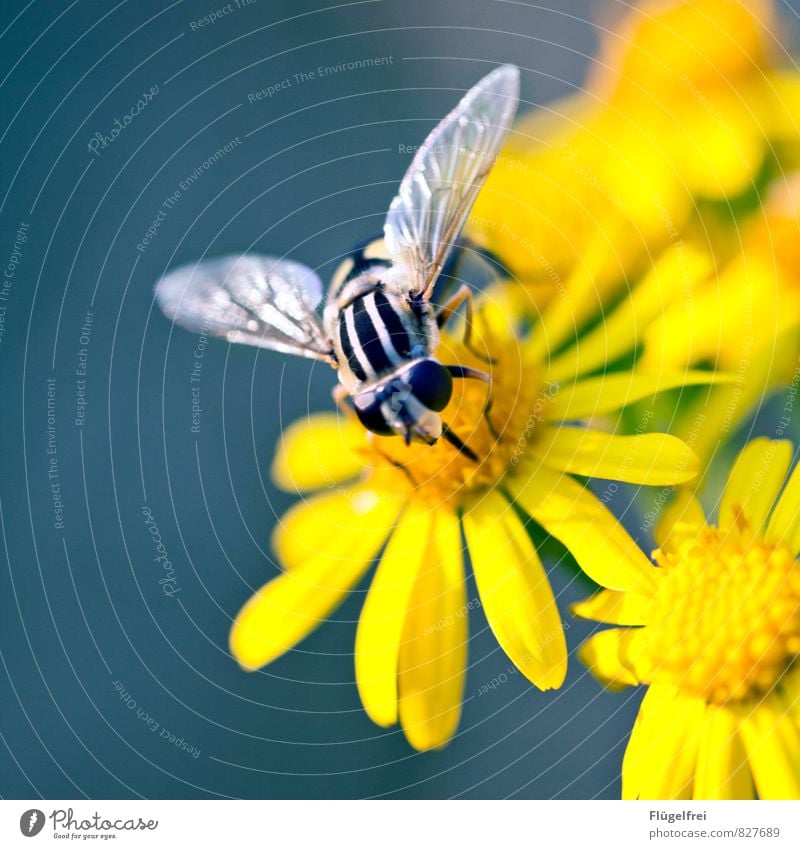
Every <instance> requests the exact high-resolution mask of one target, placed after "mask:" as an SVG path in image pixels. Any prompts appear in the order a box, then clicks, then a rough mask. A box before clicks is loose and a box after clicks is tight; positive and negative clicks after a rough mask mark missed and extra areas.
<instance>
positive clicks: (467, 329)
mask: <svg viewBox="0 0 800 849" xmlns="http://www.w3.org/2000/svg"><path fill="white" fill-rule="evenodd" d="M462 304H464V312H465V316H464V339H463V341H464V345H466V347H467V348H469V350H470V351H472V353H473V354H475V356H476V357H479V358H480V359H482V360H483V361H484V362H486V363H489V364H491V363H492V362H493V360H492V358H491V357H487V356H486V354H482V353H481V352H480V351H478V350H476V349H475V348H474V347H473V345H472V314H473V295H472V289H470V288H469V286H467V284H466V283H462V284H461V286H459V287H458V289H457V290H456V291H455V292H454V293H453V294H452V295H451V296H450V298H448V299H447V300H446V301H445V302H444V303H443V304H442V305H441V307H439V310H438V312H437V313H436V324H437V326H438V327H439V328H440V329H441V328H442V327H444V325H445V324H446V323H447V321H448V320H449V319H450V318H451V316H452V315H453V314H454V313H455V311H456V310H457V309H458V308H459V307H460V306H461V305H462Z"/></svg>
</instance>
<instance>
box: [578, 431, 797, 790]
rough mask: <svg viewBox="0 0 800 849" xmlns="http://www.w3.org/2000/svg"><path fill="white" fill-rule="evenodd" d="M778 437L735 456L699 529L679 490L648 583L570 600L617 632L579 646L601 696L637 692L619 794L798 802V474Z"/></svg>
mask: <svg viewBox="0 0 800 849" xmlns="http://www.w3.org/2000/svg"><path fill="white" fill-rule="evenodd" d="M792 454H793V449H792V445H791V443H789V442H788V441H772V440H768V439H755V440H753V441H752V442H750V443H749V444H748V445H747V446H746V447H745V448H744V450H743V451H742V452H741V453H740V454H739V456H738V458H737V460H736V462H735V464H734V466H733V468H732V470H731V473H730V476H729V478H728V482H727V486H726V488H725V491H724V494H723V496H722V499H721V501H720V507H719V521H718V525H710V524H708V521H707V519H706V517H705V515H704V513H703V509H702V508H701V506H700V504H699V503H698V501H697V500H696V499H695V498H694V496H692V495H690V494H689V493H687V492H682V493H681V494H680V495H679V496H678V497H677V499H676V500H675V501H674V503H673V504H672V505H671V506H670V508H669V509H668V511H667V512H666V513H665V515H664V517H663V519H662V521H661V523H660V524H659V527H658V528H657V533H656V540H657V543H658V545H659V546H660V548H659V549H658V550H657V551H655V552H654V554H653V558H654V560H655V562H656V564H657V567H658V568H653V569H651V578H652V580H651V581H650V583H649V585H647V586H645V585H644V584H641V585H640V586H639V587H638V588H637V589H636V590H634V591H630V590H628V591H625V592H614V591H607V590H604V591H601V592H600V593H598V594H597V595H595V596H594V597H592V598H590V599H588V600H587V601H585V602H582V603H580V604H578V605H576V606H575V608H574V610H575V612H576V613H577V614H578V615H580V616H583V617H585V618H589V619H596V620H599V621H601V622H606V623H609V624H613V625H619V626H624V627H620V628H614V629H610V630H606V631H602V632H600V633H598V634H596V635H595V636H593V637H591V638H590V639H589V640H588V641H587V642H586V643H585V644H584V645H583V646H582V648H581V650H580V655H581V658H582V659H583V660H584V662H585V663H586V664H587V665H588V666H589V668H590V669H591V670H592V672H594V674H595V675H596V676H597V677H598V678H599V679H600V680H602V681H604V682H606V683H607V684H608V685H609V686H610V687H611V688H621V687H625V686H629V685H636V684H646V685H648V689H647V693H646V694H645V697H644V700H643V702H642V705H641V709H640V711H639V716H638V719H637V720H636V723H635V725H634V728H633V732H632V734H631V738H630V741H629V743H628V747H627V751H626V753H625V757H624V760H623V765H622V794H623V797H624V798H643V799H688V798H695V799H720V798H734V799H747V798H752V797H753V796H755V795H758V796H759V797H761V798H764V799H797V798H800V665H798V657H800V563H798V561H797V559H796V558H797V555H798V551H800V466H798V467H795V469H794V471H793V472H792V474H791V475H789V477H788V481H787V473H788V471H789V467H790V465H791V461H792Z"/></svg>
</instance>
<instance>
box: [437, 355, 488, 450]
mask: <svg viewBox="0 0 800 849" xmlns="http://www.w3.org/2000/svg"><path fill="white" fill-rule="evenodd" d="M445 368H446V369H447V370H448V371H449V372H450V374H451V375H452V376H453V377H454V378H457V379H461V380H480V381H481V382H482V383H486V384H488V386H489V392H488V393H487V395H486V403H485V404H484V405H483V417H484V419H486V425H487V427H488V428H489V432H490V433H491V434H492V436H493V437H494V438H495V439H499V438H500V434H499V433H498V432H497V430H496V429H495V426H494V425H493V424H492V420H491V418H490V417H489V413H490V412H491V409H492V404H493V403H494V385H493V383H492V376H491V375H490V374H487V373H486V372H485V371H479V370H478V369H476V368H470V367H469V366H445Z"/></svg>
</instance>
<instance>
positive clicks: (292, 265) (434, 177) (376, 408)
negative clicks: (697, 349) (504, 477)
mask: <svg viewBox="0 0 800 849" xmlns="http://www.w3.org/2000/svg"><path fill="white" fill-rule="evenodd" d="M518 101H519V70H518V69H517V68H516V67H515V66H513V65H501V66H500V67H498V68H496V69H495V70H493V71H492V72H491V73H489V74H488V75H486V76H485V77H483V79H481V80H480V81H479V82H478V83H477V84H476V85H475V86H473V87H472V88H471V89H470V90H469V91H468V92H467V93H466V95H464V97H463V98H462V99H461V101H460V102H459V104H458V105H457V106H456V108H455V109H454V110H453V111H452V112H451V113H450V114H449V115H448V116H447V117H446V118H444V120H442V121H441V122H440V123H439V124H438V125H437V126H436V128H435V129H434V130H433V131H432V132H431V133H430V134H429V135H428V137H427V138H426V140H425V142H424V143H423V144H422V146H421V147H420V148H419V150H418V152H417V154H416V155H415V157H414V159H413V161H412V163H411V166H410V167H409V169H408V171H407V172H406V174H405V176H404V178H403V180H402V182H401V184H400V188H399V191H398V193H397V195H396V196H395V198H394V200H393V201H392V203H391V205H390V207H389V211H388V213H387V215H386V221H385V223H384V232H383V239H381V240H378V241H376V242H373V243H371V244H369V245H368V246H367V247H366V248H363V249H361V250H359V251H356V252H354V253H353V254H352V255H351V256H350V258H349V260H348V261H347V262H346V263H345V264H344V265H343V267H341V268H340V270H339V271H338V272H337V273H336V274H335V275H334V277H333V280H332V282H331V284H330V286H329V290H328V293H327V298H326V301H325V305H324V309H322V310H321V314H320V308H321V305H322V300H323V299H322V295H323V286H322V282H321V280H320V278H319V276H318V275H317V274H316V273H315V272H314V271H313V270H312V269H310V268H307V267H306V266H304V265H301V264H300V263H298V262H294V261H293V260H289V259H284V258H276V257H270V256H262V255H256V254H245V255H242V256H228V257H223V258H220V259H214V260H209V261H205V262H201V263H196V264H190V265H186V266H182V267H181V268H178V269H176V270H174V271H172V272H170V273H169V274H167V275H166V276H165V277H163V278H162V279H161V280H160V281H159V282H158V284H157V285H156V290H155V292H156V298H157V300H158V303H159V305H160V306H161V309H162V310H163V311H164V313H165V314H166V315H167V316H168V317H169V318H171V319H173V320H174V321H175V322H176V323H177V324H179V325H181V326H183V327H185V328H187V329H189V330H193V331H195V332H204V333H210V334H214V335H218V336H221V337H223V338H225V339H227V340H228V341H229V342H242V343H245V344H249V345H257V346H260V347H262V348H270V349H272V350H276V351H281V352H284V353H287V354H296V355H299V356H302V357H310V358H313V359H318V360H322V361H324V362H327V363H329V364H330V365H331V366H333V367H334V368H335V369H336V370H337V372H338V378H339V385H338V386H337V388H336V389H335V390H334V398H335V400H336V401H337V403H338V404H339V405H340V407H342V408H343V409H345V410H347V411H349V412H350V414H352V411H351V410H350V408H349V407H347V405H346V400H347V398H348V397H349V398H350V399H351V401H352V408H353V410H354V411H355V415H356V416H357V417H358V419H359V420H360V422H361V423H362V424H363V425H364V427H365V428H367V429H368V430H369V431H371V432H372V433H375V434H379V435H385V436H388V435H399V436H401V437H402V438H403V439H405V441H406V443H407V444H409V443H411V441H419V442H423V443H427V444H433V443H435V442H436V441H437V440H438V439H440V438H442V437H444V438H446V439H447V440H448V441H449V442H451V443H452V444H453V445H454V446H455V447H456V448H458V450H460V451H464V452H465V453H467V454H471V452H470V451H469V449H468V448H467V447H466V446H465V445H464V443H463V442H462V441H461V440H460V439H459V438H458V437H457V436H456V435H455V434H453V433H452V431H451V430H450V429H449V428H448V426H447V424H446V423H444V422H443V421H442V418H441V416H440V413H441V412H442V410H444V408H445V407H446V406H447V404H448V402H449V401H450V398H451V396H452V391H453V380H454V379H476V380H483V381H485V382H486V383H489V384H491V378H490V376H489V375H488V374H486V373H485V372H483V371H479V370H477V369H473V368H468V367H463V366H458V365H445V364H442V363H440V362H439V361H438V360H437V359H436V358H435V357H434V356H433V351H435V349H436V347H437V345H438V340H439V330H440V328H441V327H442V326H443V325H444V323H445V322H446V321H447V320H448V318H450V317H451V316H452V315H453V314H454V312H456V311H457V310H458V309H459V308H461V306H462V305H464V309H465V311H466V313H467V315H466V322H465V342H466V343H467V344H469V332H470V324H471V308H472V292H471V289H470V288H469V286H468V285H466V284H463V285H461V286H460V287H459V288H458V290H457V291H456V292H455V293H453V294H452V295H451V296H450V297H448V298H447V299H446V300H444V302H443V303H442V304H441V305H439V306H438V307H437V306H435V305H434V304H433V303H432V296H433V293H434V287H435V286H436V283H437V280H438V279H439V277H440V275H441V272H442V269H443V268H444V267H445V265H446V263H447V261H448V258H449V257H450V256H451V253H452V252H453V249H454V247H455V246H456V243H457V241H458V239H459V236H460V234H461V230H462V228H463V226H464V223H465V221H466V219H467V216H468V214H469V211H470V209H471V208H472V205H473V204H474V202H475V199H476V197H477V195H478V192H479V190H480V188H481V186H482V185H483V183H484V181H485V179H486V176H487V175H488V173H489V171H490V170H491V168H492V166H493V164H494V161H495V159H496V157H497V155H498V153H499V150H500V147H501V145H502V143H503V141H504V140H505V137H506V135H507V133H508V131H509V128H510V126H511V122H512V121H513V119H514V115H515V113H516V109H517V104H518ZM487 403H488V402H487ZM473 457H474V455H473Z"/></svg>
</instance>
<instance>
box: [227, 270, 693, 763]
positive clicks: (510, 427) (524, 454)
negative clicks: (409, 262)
mask: <svg viewBox="0 0 800 849" xmlns="http://www.w3.org/2000/svg"><path fill="white" fill-rule="evenodd" d="M515 292H517V293H518V290H516V287H513V286H507V287H503V286H496V287H494V288H493V289H491V290H490V291H489V293H488V294H487V295H485V296H484V298H483V299H482V305H481V307H480V308H479V309H478V310H477V311H476V315H475V319H474V339H473V348H474V347H475V345H477V346H478V348H479V349H481V350H484V351H485V354H486V356H487V357H489V358H490V359H491V362H492V365H491V366H489V367H488V368H490V370H491V372H492V378H493V403H492V405H491V408H490V409H489V410H488V411H487V388H486V385H485V384H483V383H480V382H478V381H473V380H460V381H456V387H455V391H454V395H453V399H452V401H451V403H450V405H449V406H448V407H447V408H446V410H445V411H444V412H443V419H444V421H446V422H447V423H448V424H449V427H450V429H451V431H452V432H453V433H455V434H456V435H457V436H458V437H459V438H460V439H461V440H462V442H463V444H464V450H462V451H460V450H457V449H456V448H454V447H453V446H452V445H451V444H449V443H448V442H447V441H445V440H440V441H439V442H437V443H436V444H435V445H433V446H426V445H422V444H418V443H412V444H411V445H409V446H406V445H405V444H404V443H403V442H402V441H401V440H399V439H396V438H383V437H370V438H368V437H367V436H366V435H365V433H364V431H363V429H362V428H361V427H359V426H357V425H356V424H354V423H353V422H351V421H350V420H348V419H343V418H340V417H338V416H334V415H330V414H327V415H312V416H309V417H308V418H307V419H305V420H303V421H300V422H297V423H296V424H294V425H292V426H291V427H289V428H288V429H287V430H286V431H285V433H284V435H283V439H282V442H281V444H280V445H279V447H278V452H277V455H276V459H275V463H274V468H273V477H274V479H275V481H276V482H277V483H278V484H279V485H280V486H282V487H284V488H285V489H288V490H294V491H300V492H309V491H310V492H312V493H313V494H312V495H310V497H308V498H307V499H305V500H304V501H303V502H302V503H300V504H298V505H297V506H295V507H294V508H292V509H291V510H290V511H289V512H288V513H287V514H286V515H285V516H284V517H283V518H282V519H281V520H280V522H279V525H278V527H277V529H276V531H275V534H274V538H273V547H274V550H275V553H276V555H277V558H278V560H279V562H280V565H281V566H282V568H283V570H284V571H283V573H282V574H281V575H280V576H279V577H277V578H274V579H273V580H271V581H270V582H269V583H267V584H266V585H265V586H264V587H262V588H261V589H260V590H259V591H258V592H257V593H256V594H255V595H254V596H253V597H252V598H251V599H250V601H249V602H247V604H246V605H245V606H244V608H243V609H242V611H241V612H240V613H239V615H238V617H237V619H236V621H235V623H234V625H233V628H232V631H231V638H230V645H231V650H232V652H233V654H234V656H235V657H236V658H237V660H238V661H239V663H240V664H241V665H242V666H243V667H244V668H246V669H256V668H258V667H261V666H263V665H264V664H267V663H269V662H271V661H272V660H274V659H275V658H277V657H279V656H280V655H282V654H283V653H284V652H286V651H288V650H290V649H291V648H292V647H293V646H295V645H296V644H297V643H298V642H299V641H300V640H301V639H303V637H305V636H306V635H307V634H308V633H309V632H310V631H311V630H312V629H313V628H315V627H316V626H317V625H318V624H319V623H320V621H321V620H324V619H325V618H326V617H327V616H328V615H329V614H330V612H331V611H332V610H333V609H334V608H335V607H336V606H337V605H338V604H339V603H340V602H341V601H342V599H343V598H344V596H345V595H346V594H347V593H348V592H349V591H350V590H352V589H353V588H354V587H355V586H356V584H357V583H358V582H359V581H360V580H361V579H362V578H363V576H364V575H365V574H366V572H367V571H368V569H369V567H370V565H371V564H372V563H373V561H374V560H375V559H376V557H377V558H378V559H379V564H378V567H377V570H376V572H375V574H374V577H373V578H372V581H371V585H370V588H369V591H368V594H367V596H366V601H365V603H364V607H363V610H362V613H361V617H360V620H359V624H358V630H357V635H356V645H355V669H356V680H357V684H358V689H359V692H360V695H361V698H362V701H363V703H364V706H365V708H366V710H367V713H368V714H369V716H370V717H371V718H372V719H373V720H374V721H375V722H376V723H378V724H379V725H381V726H390V725H392V724H394V723H396V722H398V721H399V722H400V723H401V724H402V727H403V730H404V732H405V734H406V736H407V738H408V740H409V742H410V743H411V744H412V745H413V746H414V747H416V748H417V749H430V748H436V747H439V746H442V745H444V744H445V743H446V742H447V741H448V740H449V739H450V737H451V736H452V735H453V733H454V732H455V729H456V726H457V724H458V720H459V715H460V709H461V697H462V690H463V685H464V675H465V669H466V647H467V613H468V611H469V610H471V609H473V608H474V607H476V606H477V605H481V606H482V607H483V610H484V613H485V615H486V618H487V620H488V622H489V625H490V626H491V629H492V631H493V632H494V634H495V636H496V637H497V640H498V642H499V644H500V645H501V646H502V648H503V649H504V650H505V652H506V653H507V654H508V656H509V657H510V658H511V660H512V661H513V662H514V663H515V664H516V666H517V667H518V668H519V669H520V671H521V672H522V673H523V674H525V675H526V676H527V677H528V678H529V679H530V680H531V681H532V682H533V683H534V684H535V685H536V686H537V687H539V688H541V689H543V690H545V689H549V688H553V687H559V686H560V685H561V683H562V682H563V680H564V676H565V673H566V666H567V649H566V644H565V640H564V633H563V627H562V622H561V619H560V616H559V612H558V609H557V607H556V603H555V600H554V598H553V594H552V591H551V588H550V584H549V581H548V577H547V574H546V572H545V570H544V568H543V566H542V564H541V562H540V561H539V558H538V556H537V554H536V551H535V549H534V547H533V545H532V543H531V540H530V537H529V534H528V531H527V529H526V527H525V524H526V521H527V517H532V518H533V519H534V520H535V521H536V522H537V523H538V524H539V525H541V526H542V527H543V528H544V529H545V530H546V531H547V532H549V533H550V534H551V535H552V536H553V537H555V538H556V539H558V540H560V541H561V542H562V543H563V544H564V545H565V546H566V547H567V548H568V549H569V550H570V551H571V553H572V555H573V556H574V557H575V559H576V561H577V562H578V564H579V565H580V566H581V567H582V568H583V569H584V570H585V571H586V573H587V574H588V575H589V576H590V577H592V578H593V579H594V580H595V581H597V582H598V583H599V584H601V585H602V586H605V587H610V588H613V589H615V590H617V591H622V590H631V591H633V590H636V591H638V592H642V591H644V589H645V588H646V587H648V586H650V584H651V583H653V582H654V579H653V577H652V574H651V573H652V571H653V570H652V569H651V568H650V566H649V563H648V561H647V559H646V558H645V557H644V555H643V554H642V553H641V552H640V551H639V550H638V548H637V547H636V545H635V543H634V542H633V541H632V539H631V538H630V537H629V536H628V535H627V533H626V532H625V531H624V530H623V529H622V527H621V526H620V525H619V524H618V523H617V521H616V520H615V519H614V517H613V516H612V514H611V513H610V512H609V511H608V510H607V508H606V507H605V506H604V504H603V502H602V500H601V499H599V498H597V497H596V496H595V495H593V494H592V493H591V492H590V491H589V490H588V489H586V488H585V487H584V486H583V484H581V483H579V482H578V481H576V480H575V479H574V478H573V477H571V475H573V474H575V475H581V476H597V477H600V478H607V479H609V480H612V481H629V482H633V483H639V484H658V485H672V484H678V483H681V482H683V481H686V480H689V479H691V478H692V477H693V476H694V475H695V474H696V472H697V468H698V466H697V459H696V457H695V456H694V454H693V453H692V452H691V450H689V449H688V448H687V447H686V446H685V445H684V444H683V443H682V442H681V441H680V440H678V439H676V438H675V437H672V436H668V435H665V434H647V435H642V434H635V435H633V436H620V435H616V434H613V433H607V432H603V431H601V430H597V429H593V428H592V427H589V426H586V425H584V424H581V421H582V420H584V419H587V418H589V417H593V416H596V417H602V416H604V415H606V414H608V413H613V412H615V411H617V410H618V409H619V408H620V407H621V406H623V405H625V404H628V403H631V402H633V401H637V400H640V399H644V398H652V397H653V395H654V394H655V393H657V392H660V391H661V390H663V389H669V388H671V387H675V386H684V385H688V384H692V383H702V382H706V381H707V380H708V376H707V375H706V374H704V373H694V372H690V373H685V372H671V373H666V372H662V373H661V374H659V375H657V376H648V375H639V374H636V373H630V372H622V373H617V374H611V373H609V374H606V375H604V376H601V377H596V378H590V379H578V380H572V381H568V382H555V381H553V380H551V378H550V375H549V373H548V370H547V365H546V361H545V359H542V358H540V357H537V356H536V355H535V354H534V353H533V347H532V342H531V340H533V339H535V338H536V336H537V332H538V329H536V330H534V331H533V332H529V333H524V332H523V330H522V329H521V328H520V325H519V322H518V315H519V313H518V306H515V304H514V302H513V300H512V295H513V294H514V293H515ZM456 335H458V334H455V335H454V334H452V333H445V334H444V335H443V337H442V341H441V345H440V348H439V350H438V352H437V356H438V357H439V359H440V360H441V361H442V362H445V363H456V364H460V365H463V366H471V367H474V368H479V369H480V368H487V365H486V362H485V361H484V360H482V359H479V358H478V357H477V356H476V355H475V353H473V351H472V350H470V349H468V348H467V347H465V345H464V344H462V342H460V341H458V339H457V338H456ZM520 340H522V341H520ZM462 529H463V533H464V536H465V538H466V543H467V548H468V551H469V555H470V559H471V563H472V569H473V572H474V575H475V581H476V584H477V588H478V593H479V599H473V600H468V599H467V595H466V588H465V573H464V563H463V557H464V551H463V546H462V542H461V533H462ZM643 582H644V583H643Z"/></svg>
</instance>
